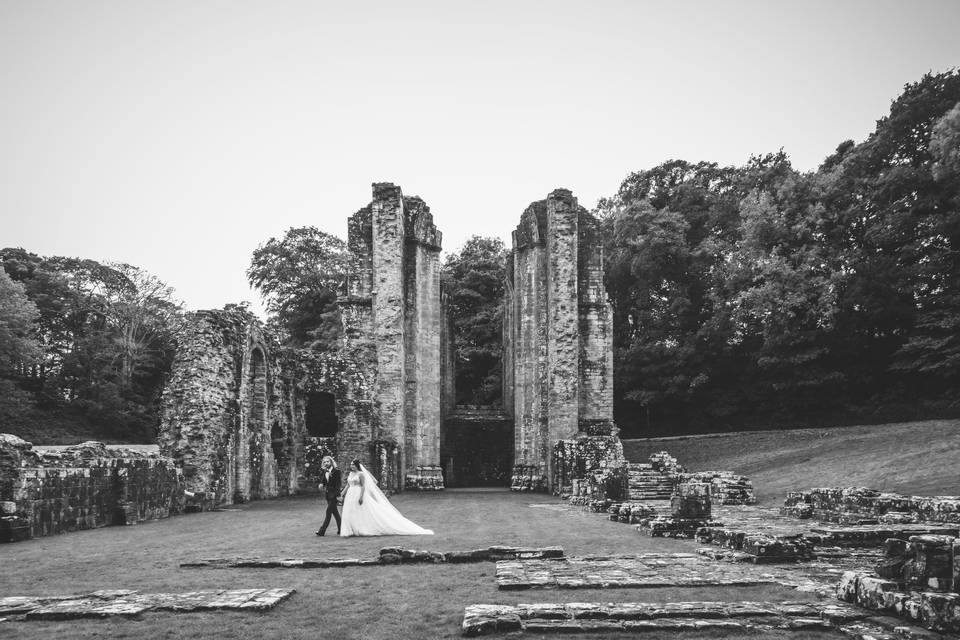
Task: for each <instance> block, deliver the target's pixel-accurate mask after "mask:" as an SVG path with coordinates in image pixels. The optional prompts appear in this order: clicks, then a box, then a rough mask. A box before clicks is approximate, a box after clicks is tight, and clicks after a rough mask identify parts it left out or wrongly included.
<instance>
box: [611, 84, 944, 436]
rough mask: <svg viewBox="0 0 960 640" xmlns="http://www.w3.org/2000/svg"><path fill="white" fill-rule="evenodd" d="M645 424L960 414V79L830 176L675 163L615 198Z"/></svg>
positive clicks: (619, 334)
mask: <svg viewBox="0 0 960 640" xmlns="http://www.w3.org/2000/svg"><path fill="white" fill-rule="evenodd" d="M597 213H598V215H599V216H600V218H601V220H602V225H603V233H604V242H605V255H606V277H607V289H608V292H609V295H610V298H611V302H612V304H613V308H614V319H615V321H614V326H615V339H614V354H615V372H616V374H615V389H616V391H615V394H616V399H617V403H616V406H617V416H616V418H617V422H618V423H619V425H620V426H621V428H622V429H623V430H624V431H625V432H626V433H627V434H631V435H640V434H650V435H653V434H672V433H685V432H704V431H718V430H719V431H722V430H731V429H742V428H752V427H766V428H776V427H787V426H798V425H810V424H818V423H842V422H848V423H849V422H881V421H891V420H902V419H915V418H927V417H934V416H942V415H957V414H960V396H958V394H957V392H958V390H960V375H958V374H960V75H958V73H957V71H955V70H953V71H949V72H946V73H942V74H936V75H934V74H928V75H926V76H924V77H923V78H922V79H921V80H920V81H919V82H917V83H915V84H911V85H908V86H907V87H906V88H905V90H904V92H903V94H902V95H901V96H900V97H898V98H897V99H896V100H895V101H894V102H893V103H892V105H891V108H890V113H889V115H887V116H886V117H884V118H882V119H881V120H879V121H878V122H877V127H876V130H875V131H874V133H872V134H871V135H870V136H869V137H868V138H867V140H865V141H864V142H862V143H860V144H855V143H854V142H852V141H849V140H848V141H845V142H843V143H841V144H840V145H839V146H838V147H837V149H836V152H835V153H834V154H832V155H831V156H829V157H828V158H827V159H826V160H825V161H824V162H823V164H822V165H821V166H820V167H819V168H818V169H817V170H816V171H814V172H809V173H804V172H799V171H797V170H796V169H794V168H793V167H792V166H791V164H790V161H789V158H788V157H787V156H786V155H785V154H784V153H782V152H780V153H773V154H769V155H764V156H757V157H754V158H751V159H750V161H749V162H748V163H747V164H746V165H745V166H741V167H719V166H717V165H716V164H713V163H705V162H701V163H698V164H692V163H689V162H684V161H679V160H677V161H670V162H666V163H664V164H662V165H660V166H658V167H654V168H653V169H650V170H647V171H640V172H637V173H634V174H631V175H630V176H629V177H628V178H627V179H626V180H625V181H624V182H623V184H622V185H621V187H620V190H619V191H618V193H617V194H616V195H615V196H613V197H611V198H609V199H607V200H605V201H602V202H601V203H600V205H599V207H598V211H597Z"/></svg>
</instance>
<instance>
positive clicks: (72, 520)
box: [0, 434, 185, 542]
mask: <svg viewBox="0 0 960 640" xmlns="http://www.w3.org/2000/svg"><path fill="white" fill-rule="evenodd" d="M184 506H185V494H184V485H183V475H182V472H181V470H180V469H179V468H178V467H176V466H175V465H174V463H173V461H172V460H170V459H169V458H163V457H161V456H159V455H156V454H145V453H141V452H139V451H133V450H129V449H107V447H105V446H104V445H103V444H102V443H100V442H86V443H83V444H80V445H77V446H75V447H70V448H68V449H66V450H63V451H55V452H48V451H38V450H35V449H34V448H33V445H31V444H30V443H29V442H26V441H24V440H21V439H20V438H18V437H17V436H13V435H9V434H0V542H16V541H19V540H26V539H28V538H35V537H40V536H49V535H54V534H58V533H64V532H67V531H76V530H79V529H94V528H97V527H106V526H111V525H122V524H136V523H137V522H141V521H144V520H154V519H158V518H166V517H168V516H170V515H174V514H177V513H181V512H182V511H183V510H184Z"/></svg>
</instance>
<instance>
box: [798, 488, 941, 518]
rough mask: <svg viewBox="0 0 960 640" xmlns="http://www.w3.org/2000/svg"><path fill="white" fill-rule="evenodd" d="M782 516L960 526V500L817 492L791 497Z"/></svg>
mask: <svg viewBox="0 0 960 640" xmlns="http://www.w3.org/2000/svg"><path fill="white" fill-rule="evenodd" d="M781 513H783V514H784V515H789V516H793V517H795V518H816V519H817V520H822V521H824V522H836V523H838V524H875V523H880V524H902V523H914V522H951V523H953V522H956V523H960V496H905V495H900V494H898V493H884V492H881V491H877V490H876V489H868V488H865V487H832V488H816V489H810V490H809V491H793V492H790V493H788V494H787V499H786V500H785V501H784V503H783V508H782V509H781Z"/></svg>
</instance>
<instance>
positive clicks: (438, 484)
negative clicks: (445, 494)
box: [403, 466, 443, 491]
mask: <svg viewBox="0 0 960 640" xmlns="http://www.w3.org/2000/svg"><path fill="white" fill-rule="evenodd" d="M403 488H404V489H406V490H408V491H441V490H443V470H442V469H441V468H440V467H439V466H433V467H415V468H414V469H413V470H412V471H409V472H407V474H406V476H404V480H403Z"/></svg>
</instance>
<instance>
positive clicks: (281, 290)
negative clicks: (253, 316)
mask: <svg viewBox="0 0 960 640" xmlns="http://www.w3.org/2000/svg"><path fill="white" fill-rule="evenodd" d="M349 259H350V254H349V252H348V251H347V246H346V243H345V242H344V241H343V240H341V239H340V238H337V237H336V236H333V235H330V234H329V233H325V232H323V231H320V230H319V229H317V228H316V227H299V228H290V229H288V230H287V232H286V233H285V234H284V236H283V237H282V238H280V239H279V240H278V239H276V238H270V240H268V241H267V242H266V243H264V244H262V245H260V246H259V247H258V248H257V249H256V250H255V251H254V252H253V256H252V258H251V260H250V266H249V268H248V269H247V279H248V281H249V282H250V285H251V286H252V287H254V288H256V289H257V290H258V291H259V292H260V294H261V295H262V296H263V299H264V300H265V301H266V303H267V310H268V312H270V313H271V314H272V315H273V317H274V321H275V324H276V326H278V328H280V329H281V331H282V332H283V334H284V335H285V336H286V338H287V342H288V344H289V345H290V346H294V347H308V348H311V349H315V350H319V351H325V350H332V349H334V348H335V347H336V344H337V342H338V340H339V337H340V333H341V323H340V315H339V309H338V307H337V304H336V301H337V292H338V290H339V289H340V288H341V287H342V286H343V285H344V283H345V281H346V278H347V274H348V272H349Z"/></svg>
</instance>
